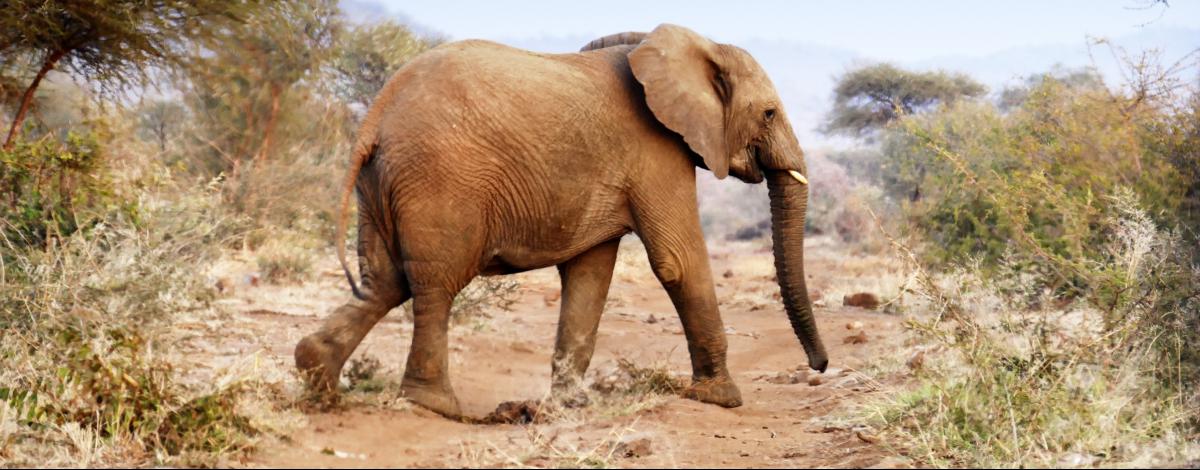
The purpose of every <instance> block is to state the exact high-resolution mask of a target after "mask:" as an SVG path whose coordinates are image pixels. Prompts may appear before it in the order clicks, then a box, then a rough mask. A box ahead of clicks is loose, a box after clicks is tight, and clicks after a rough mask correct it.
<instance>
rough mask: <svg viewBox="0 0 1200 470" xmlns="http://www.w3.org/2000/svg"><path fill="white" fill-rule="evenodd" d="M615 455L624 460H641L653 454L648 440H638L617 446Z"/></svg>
mask: <svg viewBox="0 0 1200 470" xmlns="http://www.w3.org/2000/svg"><path fill="white" fill-rule="evenodd" d="M616 451H617V454H618V455H622V456H624V457H626V458H641V457H646V456H649V455H652V454H654V450H653V449H652V448H651V447H650V439H647V438H644V437H643V438H640V439H633V440H631V441H628V442H622V443H620V444H617V449H616Z"/></svg>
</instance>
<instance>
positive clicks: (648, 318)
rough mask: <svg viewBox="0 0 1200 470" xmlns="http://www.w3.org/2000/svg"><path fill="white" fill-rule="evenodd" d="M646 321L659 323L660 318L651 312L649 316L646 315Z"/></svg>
mask: <svg viewBox="0 0 1200 470" xmlns="http://www.w3.org/2000/svg"><path fill="white" fill-rule="evenodd" d="M646 323H649V324H651V325H653V324H655V323H658V318H655V317H654V314H653V313H651V314H650V316H649V317H646Z"/></svg>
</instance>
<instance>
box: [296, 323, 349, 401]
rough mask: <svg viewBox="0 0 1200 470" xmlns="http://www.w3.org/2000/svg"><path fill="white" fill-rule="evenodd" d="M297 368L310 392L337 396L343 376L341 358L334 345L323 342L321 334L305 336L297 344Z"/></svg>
mask: <svg viewBox="0 0 1200 470" xmlns="http://www.w3.org/2000/svg"><path fill="white" fill-rule="evenodd" d="M295 356H296V368H297V369H299V370H300V374H301V375H302V376H303V377H304V380H305V382H306V385H307V386H308V390H309V392H311V393H316V394H319V395H336V394H337V387H338V379H339V378H340V377H341V374H342V362H343V361H340V360H338V358H339V357H340V356H341V354H340V351H337V350H336V348H335V346H334V345H331V344H329V343H328V342H326V341H323V340H322V338H321V335H320V333H316V334H311V335H308V336H305V337H304V339H302V340H300V342H299V343H297V344H296V353H295Z"/></svg>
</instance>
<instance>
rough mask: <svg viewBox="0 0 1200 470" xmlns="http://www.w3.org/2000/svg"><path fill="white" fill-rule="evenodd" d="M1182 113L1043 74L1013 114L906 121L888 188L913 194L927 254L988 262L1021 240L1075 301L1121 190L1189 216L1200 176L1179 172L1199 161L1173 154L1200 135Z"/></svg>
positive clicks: (890, 157)
mask: <svg viewBox="0 0 1200 470" xmlns="http://www.w3.org/2000/svg"><path fill="white" fill-rule="evenodd" d="M1180 116H1181V115H1180V114H1179V113H1177V112H1176V111H1175V110H1174V109H1173V108H1170V107H1167V106H1165V105H1158V106H1152V105H1151V104H1149V102H1147V101H1142V102H1137V101H1136V99H1135V98H1134V97H1129V96H1125V95H1123V94H1120V93H1115V92H1110V91H1108V90H1107V89H1104V88H1096V87H1082V88H1072V87H1069V86H1067V85H1065V84H1063V83H1060V82H1058V81H1056V80H1053V79H1050V78H1047V79H1045V80H1043V81H1041V82H1040V83H1039V84H1038V85H1036V87H1034V88H1033V89H1031V90H1029V91H1028V92H1027V95H1026V96H1024V98H1023V101H1021V102H1020V104H1019V105H1016V106H1014V107H1012V108H1011V109H1010V110H1009V111H1008V112H1001V111H1000V110H999V109H997V108H996V107H995V106H993V105H991V104H987V103H962V104H959V105H957V106H954V107H950V108H945V109H943V110H941V111H939V112H935V113H928V114H924V115H917V116H907V117H905V118H904V119H902V120H901V122H899V123H898V124H897V125H896V126H894V127H893V128H892V129H891V131H890V132H889V134H888V136H887V137H886V139H885V143H884V146H883V158H882V166H883V171H882V174H883V175H886V176H885V177H884V183H885V184H884V186H885V188H886V189H887V191H888V192H889V194H892V195H893V196H896V197H898V198H902V199H907V200H908V203H907V204H906V206H905V213H906V218H907V219H908V220H909V221H910V222H911V224H912V226H913V227H914V228H915V229H916V230H917V231H919V232H920V233H921V234H922V235H924V236H925V238H926V239H927V241H928V242H929V243H928V244H927V249H926V250H925V251H924V254H925V255H926V256H927V257H928V259H930V260H935V261H940V262H948V261H952V260H957V259H964V258H966V257H975V258H979V259H981V260H982V261H983V262H984V266H985V268H992V267H994V266H995V265H996V264H997V263H998V262H999V260H1000V259H1001V258H1002V257H1003V256H1004V255H1005V253H1006V250H1008V249H1009V248H1010V247H1011V244H1012V243H1011V242H1012V241H1013V240H1019V239H1020V238H1022V237H1026V238H1027V239H1026V240H1024V242H1026V243H1027V244H1028V245H1030V247H1031V248H1032V247H1034V246H1036V247H1037V250H1036V251H1038V252H1039V255H1038V256H1036V257H1033V258H1030V259H1027V260H1023V262H1027V263H1030V265H1029V268H1030V269H1032V270H1035V271H1054V273H1053V274H1054V275H1052V276H1047V277H1046V284H1045V285H1044V286H1043V287H1046V288H1049V289H1052V290H1054V291H1055V292H1056V293H1057V294H1058V295H1059V296H1061V297H1066V298H1073V297H1078V296H1080V295H1083V294H1084V292H1085V291H1087V290H1088V289H1089V287H1088V286H1087V285H1086V284H1088V283H1089V282H1091V280H1090V279H1086V278H1085V276H1083V275H1082V274H1081V272H1082V270H1083V268H1082V267H1083V266H1084V265H1086V264H1089V263H1093V262H1096V261H1097V256H1099V257H1103V254H1102V253H1097V252H1096V250H1095V249H1094V247H1097V246H1100V245H1101V244H1102V242H1103V240H1104V238H1105V237H1106V236H1107V235H1108V234H1106V233H1105V232H1104V231H1103V230H1101V227H1102V226H1103V225H1104V223H1103V222H1104V219H1105V218H1106V217H1108V216H1109V214H1110V213H1111V211H1112V207H1111V205H1112V201H1113V196H1115V195H1116V192H1117V190H1118V188H1129V190H1131V191H1132V192H1133V193H1134V194H1136V197H1137V199H1138V201H1139V204H1140V205H1141V206H1142V207H1144V208H1145V209H1146V212H1147V213H1148V214H1149V216H1150V217H1151V218H1152V220H1153V221H1154V222H1155V223H1157V224H1161V225H1166V226H1179V225H1181V224H1183V223H1185V222H1187V221H1189V218H1188V217H1185V216H1186V215H1187V212H1186V208H1187V207H1189V204H1196V202H1197V201H1195V199H1197V196H1196V195H1195V194H1194V192H1189V187H1190V186H1195V185H1196V184H1197V183H1196V180H1195V179H1191V180H1189V179H1188V178H1187V175H1188V174H1195V171H1194V170H1187V169H1186V168H1189V167H1191V166H1194V165H1195V163H1196V162H1195V158H1196V157H1195V156H1194V155H1193V156H1191V157H1190V159H1189V158H1182V157H1181V155H1179V154H1178V153H1177V152H1178V151H1179V150H1180V149H1181V148H1190V147H1189V146H1195V145H1197V143H1196V141H1200V139H1198V138H1197V137H1196V136H1188V135H1186V133H1184V132H1182V131H1179V130H1178V129H1182V128H1183V126H1182V125H1181V124H1180V122H1179V121H1180ZM1192 116H1193V118H1192V119H1193V120H1194V114H1193V115H1192ZM1193 124H1194V123H1193ZM1164 127H1170V128H1172V129H1177V130H1176V131H1174V132H1162V131H1161V129H1163V128H1164ZM1185 236H1188V237H1192V238H1194V234H1192V235H1189V234H1185ZM1050 259H1053V260H1055V261H1054V262H1053V263H1051V262H1049V261H1048V260H1050ZM1055 264H1061V265H1062V266H1063V267H1064V269H1057V268H1055V267H1054V265H1055Z"/></svg>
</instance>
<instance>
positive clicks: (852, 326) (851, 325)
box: [846, 321, 863, 330]
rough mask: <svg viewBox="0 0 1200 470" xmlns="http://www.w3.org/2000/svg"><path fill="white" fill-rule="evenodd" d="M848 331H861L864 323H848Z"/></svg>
mask: <svg viewBox="0 0 1200 470" xmlns="http://www.w3.org/2000/svg"><path fill="white" fill-rule="evenodd" d="M846 329H847V330H861V329H863V323H862V322H860V321H853V322H850V323H847V324H846Z"/></svg>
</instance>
